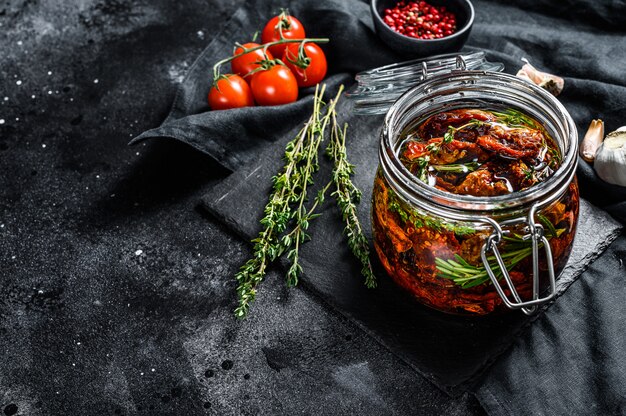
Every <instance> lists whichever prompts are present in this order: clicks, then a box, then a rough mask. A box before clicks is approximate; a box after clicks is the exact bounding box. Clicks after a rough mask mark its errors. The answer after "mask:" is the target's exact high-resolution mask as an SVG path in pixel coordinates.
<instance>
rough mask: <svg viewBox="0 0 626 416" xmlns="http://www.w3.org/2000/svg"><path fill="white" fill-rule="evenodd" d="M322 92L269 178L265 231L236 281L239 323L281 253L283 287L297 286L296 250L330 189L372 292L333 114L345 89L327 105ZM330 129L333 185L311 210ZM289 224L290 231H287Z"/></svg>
mask: <svg viewBox="0 0 626 416" xmlns="http://www.w3.org/2000/svg"><path fill="white" fill-rule="evenodd" d="M324 92H325V86H322V87H321V88H320V87H319V86H318V87H317V88H316V90H315V97H314V100H313V113H312V115H311V117H310V118H309V120H308V121H307V122H306V123H305V124H304V127H303V128H302V129H301V130H300V131H299V132H298V134H297V135H296V137H295V138H294V139H293V140H292V141H290V142H289V143H288V144H287V146H286V148H285V155H284V161H285V163H284V166H283V168H282V169H281V171H280V173H279V174H277V175H276V176H274V177H273V178H272V191H271V193H270V196H269V199H268V203H267V204H266V206H265V209H264V214H265V216H264V217H263V219H261V221H260V223H261V225H262V226H263V230H262V231H261V232H260V233H259V235H258V237H257V238H255V239H254V240H252V242H253V243H254V246H253V254H252V258H250V259H249V260H248V261H247V262H246V263H244V264H243V266H241V268H240V269H239V272H238V273H237V274H236V275H235V278H236V279H237V282H238V287H237V294H238V297H239V305H238V306H237V308H236V309H235V316H237V317H238V318H244V317H245V316H246V315H247V314H248V311H249V309H250V305H251V304H252V302H254V300H255V297H256V290H257V286H258V285H259V284H260V283H261V282H262V280H263V278H264V276H265V274H266V272H267V266H268V265H269V264H270V263H271V262H272V261H274V260H276V259H277V258H278V257H280V256H281V255H283V254H285V253H287V259H288V260H289V262H290V266H289V268H288V270H287V276H286V278H287V285H288V286H295V285H297V284H298V280H299V276H300V274H301V273H302V266H301V265H300V261H299V260H300V257H299V252H300V248H301V246H302V244H303V243H304V242H306V241H307V240H309V239H310V238H311V236H310V235H309V234H308V233H307V230H308V228H309V225H310V223H311V221H312V220H314V219H315V218H317V217H319V216H320V215H321V214H319V213H316V210H317V209H318V208H319V207H320V205H322V204H323V203H324V200H325V196H326V193H327V192H328V190H329V189H330V188H331V186H333V185H334V186H335V191H334V192H333V193H332V196H334V197H335V198H336V199H337V204H338V206H339V208H340V209H341V212H342V218H343V221H344V223H345V233H346V236H347V237H348V246H349V247H350V249H351V251H352V252H353V253H354V255H355V256H356V257H357V258H358V259H359V260H360V261H361V263H362V265H363V270H362V273H363V275H364V276H365V283H366V285H367V286H368V287H375V286H376V283H375V278H374V275H373V273H372V270H371V266H370V263H369V244H368V242H367V239H366V238H365V236H364V235H363V232H362V227H361V225H360V223H359V220H358V217H357V215H356V206H355V203H358V200H359V198H360V195H361V193H360V191H359V190H358V189H357V188H356V186H355V185H354V184H353V183H352V181H351V179H350V176H351V175H352V174H353V173H354V166H353V165H351V164H350V163H349V162H348V160H347V157H346V149H345V137H346V128H345V127H344V130H342V131H339V127H338V123H337V112H336V109H335V108H336V105H337V102H338V100H339V98H340V96H341V94H342V92H343V86H340V88H339V91H338V93H337V95H336V97H335V98H334V99H332V100H331V101H330V102H329V103H328V104H325V103H324V102H323V100H322V98H323V95H324ZM329 126H330V129H331V132H330V135H329V136H330V143H329V144H328V148H327V154H328V155H329V157H330V158H331V160H332V162H333V164H334V168H333V174H332V179H331V180H330V181H329V182H328V183H327V184H326V185H325V186H324V187H322V189H320V190H319V191H318V193H317V196H316V197H315V198H314V200H313V203H312V204H311V206H310V207H307V201H308V196H309V189H310V186H311V185H313V177H314V175H315V173H316V172H317V171H318V170H319V160H318V155H319V148H320V145H321V143H322V142H323V141H324V139H325V137H326V131H327V130H328V127H329ZM346 127H347V126H346ZM290 224H292V225H293V228H291V229H290V230H289V231H287V229H288V227H289V225H290Z"/></svg>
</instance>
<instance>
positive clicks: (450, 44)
mask: <svg viewBox="0 0 626 416" xmlns="http://www.w3.org/2000/svg"><path fill="white" fill-rule="evenodd" d="M398 1H399V0H371V2H370V7H371V9H372V17H373V18H374V27H375V28H376V33H378V36H379V37H380V38H381V39H382V41H383V42H385V43H386V44H387V45H388V46H389V47H390V48H391V49H393V50H394V51H396V52H400V53H401V54H403V55H407V56H411V57H416V58H417V57H424V56H429V55H439V54H442V53H446V52H456V51H458V50H460V49H461V48H462V47H463V45H464V44H465V42H466V41H467V38H468V37H469V34H470V31H471V29H472V25H473V24H474V6H472V3H471V2H470V1H469V0H429V1H428V3H429V4H432V5H433V6H445V7H446V9H448V10H449V11H451V12H452V13H454V14H455V16H456V22H457V28H458V29H457V31H456V32H455V33H453V34H452V35H450V36H446V37H443V38H440V39H428V40H425V39H415V38H412V37H409V36H404V35H402V34H400V33H398V32H396V31H394V30H392V29H391V28H390V27H389V26H387V24H386V23H385V22H384V21H383V18H382V16H384V14H385V9H390V8H393V7H394V6H395V5H396V4H397V3H398Z"/></svg>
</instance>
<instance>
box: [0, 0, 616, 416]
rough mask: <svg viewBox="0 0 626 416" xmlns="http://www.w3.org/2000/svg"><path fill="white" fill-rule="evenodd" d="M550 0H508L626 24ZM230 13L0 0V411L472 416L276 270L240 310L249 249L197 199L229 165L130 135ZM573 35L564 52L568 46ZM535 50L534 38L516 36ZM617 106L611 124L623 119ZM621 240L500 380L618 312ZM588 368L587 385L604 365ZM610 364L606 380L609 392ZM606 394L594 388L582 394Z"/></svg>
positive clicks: (163, 109)
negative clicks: (538, 345)
mask: <svg viewBox="0 0 626 416" xmlns="http://www.w3.org/2000/svg"><path fill="white" fill-rule="evenodd" d="M477 3H478V2H477ZM548 3H549V2H546V1H540V2H530V1H528V2H521V3H519V4H521V6H520V7H523V8H526V9H528V10H529V14H528V19H533V20H534V21H537V22H541V21H542V17H541V16H540V13H541V12H542V11H543V10H544V9H545V8H547V9H550V10H551V11H552V12H559V13H560V15H562V16H564V17H567V18H568V19H570V18H571V21H572V22H574V23H576V24H580V25H581V27H583V28H586V30H587V29H588V31H589V32H593V31H597V30H599V29H596V27H598V25H597V23H598V22H600V23H602V24H605V26H606V30H607V32H608V33H617V32H616V31H617V30H618V29H619V28H620V27H622V26H623V25H621V22H623V18H621V17H619V16H622V15H623V13H622V14H618V13H617V12H616V11H614V10H610V7H609V6H607V5H608V4H609V2H607V3H606V4H607V5H598V6H597V7H596V8H595V9H594V8H589V7H587V8H582V9H581V8H580V7H577V2H576V1H573V0H569V1H567V2H559V3H558V4H559V6H555V4H554V3H552V4H548ZM241 4H243V1H241V0H238V1H235V2H218V1H191V0H190V1H185V2H174V1H166V0H159V1H149V0H142V1H139V0H137V1H127V0H99V1H98V0H81V1H78V0H77V1H75V2H61V1H57V2H49V1H44V0H8V1H7V0H4V1H2V0H0V120H4V123H2V124H0V172H1V175H0V411H2V412H4V414H7V415H11V414H20V415H68V414H72V415H106V414H149V415H160V414H168V415H170V414H194V415H195V414H199V415H202V414H220V415H221V414H296V413H302V414H355V413H357V414H364V415H369V414H371V415H380V414H451V415H464V414H481V413H482V412H483V411H482V409H481V408H480V407H479V406H478V405H477V403H476V401H475V400H474V399H473V398H470V397H469V396H463V397H461V398H460V399H458V400H451V399H449V398H448V397H447V396H445V395H444V394H443V393H441V392H440V391H438V390H437V389H435V388H434V387H433V386H431V385H430V384H429V383H428V382H426V381H425V380H424V379H423V378H421V377H420V376H418V375H417V374H416V373H415V372H413V371H412V370H411V369H409V368H408V367H407V366H406V365H405V364H403V363H402V362H401V361H400V360H398V359H396V358H395V357H394V356H392V355H391V354H390V353H389V352H387V351H386V350H384V349H383V348H382V347H380V346H379V345H378V344H376V343H375V342H374V341H372V340H371V339H370V338H368V337H366V336H365V335H363V334H362V333H361V332H360V331H359V330H358V329H357V328H356V327H355V326H353V325H352V324H351V323H350V322H348V321H346V320H345V319H343V318H342V317H340V316H339V315H337V314H336V313H334V312H333V311H332V310H331V309H330V308H328V307H327V306H326V305H324V304H322V303H320V302H319V301H318V300H317V299H316V298H315V297H313V296H311V295H309V294H308V293H307V292H306V291H303V290H286V289H284V285H283V277H282V276H281V275H279V274H278V273H272V274H270V276H268V279H267V281H266V283H264V285H263V290H262V292H261V295H260V296H259V299H258V301H257V302H256V303H255V306H254V313H253V314H252V316H251V317H250V318H249V319H248V320H247V321H245V322H237V321H235V320H234V318H233V317H232V309H233V308H234V306H235V302H234V301H235V297H234V282H233V278H232V276H233V274H234V272H235V270H236V268H237V266H238V265H239V264H240V263H241V262H242V261H243V260H244V259H245V257H246V256H247V254H248V248H247V246H246V245H245V244H244V243H243V242H241V241H240V240H238V239H237V238H235V237H234V236H233V235H231V234H229V233H228V231H226V230H225V229H224V228H222V227H221V226H220V225H218V224H217V223H216V222H215V221H214V220H212V219H211V218H209V217H207V216H206V215H205V214H204V213H203V212H202V211H201V210H200V209H199V208H198V203H199V202H198V201H199V199H200V197H201V196H202V195H203V194H205V193H206V191H207V190H208V189H209V188H210V187H211V186H212V184H214V183H216V182H217V181H219V180H221V179H223V178H224V177H225V176H226V174H227V173H226V172H225V171H224V170H222V169H221V168H219V167H218V166H217V165H216V164H215V163H214V162H213V161H212V160H211V159H210V158H208V157H205V156H202V155H201V154H200V153H198V152H195V151H194V150H192V149H191V148H189V147H186V146H185V145H182V144H178V143H174V142H172V141H165V140H163V141H156V142H153V143H150V144H149V145H144V144H140V145H138V146H136V147H133V148H129V147H127V146H126V143H127V142H128V140H129V139H130V137H131V136H136V135H137V134H138V133H140V132H141V131H144V130H146V129H148V128H151V127H154V126H156V125H158V124H159V123H160V122H161V121H162V120H163V118H164V117H165V115H166V114H167V111H168V109H169V106H170V104H171V102H172V99H173V97H174V92H175V89H176V87H177V85H179V83H180V82H181V80H182V77H183V76H184V74H185V71H186V70H187V69H188V68H189V66H190V65H191V63H192V62H193V59H194V58H195V57H196V56H197V55H198V54H199V53H200V52H201V51H202V49H203V48H204V47H205V46H206V45H207V43H208V42H209V41H210V39H211V38H212V37H213V36H214V35H215V34H216V33H218V32H219V31H220V29H221V27H222V25H223V22H224V21H225V20H226V19H228V18H229V17H230V15H231V14H232V13H233V12H234V11H235V10H236V8H237V7H238V6H239V5H241ZM610 4H614V5H617V2H610ZM615 7H617V6H615ZM555 9H559V10H555ZM512 10H513V9H512V6H508V5H505V4H499V3H498V2H493V3H491V2H480V3H479V4H477V25H476V27H475V29H474V30H475V31H477V32H475V33H481V31H482V30H484V29H485V28H486V27H487V26H486V25H492V24H493V21H492V20H490V18H489V17H490V16H500V18H499V19H498V20H500V21H501V22H500V23H499V24H500V25H501V26H502V27H503V29H502V30H505V28H506V27H507V18H506V17H507V16H511V14H509V12H511V11H512ZM516 10H517V9H516ZM596 12H597V13H596ZM602 16H611V17H615V18H614V19H613V18H611V19H608V20H606V19H605V20H606V21H604V20H603V18H602ZM588 22H593V23H594V26H593V30H592V29H590V27H591V26H589V27H587V26H586V25H587V24H588ZM617 23H619V24H620V25H618V24H617ZM583 34H584V33H583ZM581 36H582V35H581ZM621 39H622V40H623V38H621ZM470 40H471V39H470ZM583 40H584V38H583ZM618 40H619V39H618ZM500 41H501V42H502V45H503V48H502V49H503V50H504V51H506V52H503V53H509V52H510V53H512V52H514V51H515V50H516V49H515V47H516V45H515V44H514V43H510V42H509V40H508V39H507V37H506V36H503V37H502V38H501V39H500ZM554 42H555V48H554V54H549V56H550V57H553V58H554V59H550V60H546V61H545V62H539V64H544V65H546V64H548V66H550V67H553V68H559V65H558V64H559V63H560V61H559V59H560V58H559V56H565V55H566V54H565V52H563V51H562V52H563V53H562V54H561V55H560V54H559V53H558V50H557V49H558V48H557V47H558V46H559V44H557V43H558V42H559V40H555V41H554ZM579 43H580V42H578V40H577V39H572V42H571V43H566V45H565V46H567V48H569V49H571V50H576V48H579V47H580V45H579ZM532 44H533V43H532V37H531V39H530V40H529V42H528V45H525V46H527V47H529V48H531V49H532ZM476 46H481V45H476ZM511 48H513V49H511ZM615 48H616V49H615V50H616V51H618V52H619V44H616V45H615ZM225 53H228V51H225ZM574 55H575V54H570V57H571V56H574ZM610 55H611V54H610V53H607V54H604V56H606V58H605V59H602V60H601V61H599V62H591V63H590V62H582V63H580V65H579V66H576V68H577V71H578V70H579V72H573V74H579V75H580V76H581V77H583V76H584V75H585V74H586V71H588V69H589V68H591V69H593V68H594V66H595V67H598V68H609V69H610V70H611V71H610V72H611V74H613V73H616V74H617V73H618V71H619V69H618V68H617V67H611V66H610V65H611V62H612V58H611V56H610ZM565 64H567V65H569V62H565V63H564V65H565ZM539 66H543V65H539ZM618 75H619V74H618ZM616 77H617V75H616ZM616 79H617V78H616ZM620 79H621V78H620ZM608 81H611V82H618V81H619V79H618V81H615V80H614V79H612V78H611V79H609V80H608ZM573 82H574V85H576V83H580V81H578V80H574V81H573ZM619 82H622V81H619ZM622 89H623V87H622ZM572 91H576V90H575V89H573V90H572ZM33 96H34V98H33ZM5 97H6V99H5ZM607 97H618V95H617V94H609V93H608V92H607V91H604V90H603V89H602V88H598V94H595V95H593V96H592V97H578V98H579V99H578V100H577V101H576V106H574V107H573V108H574V109H576V110H581V109H583V108H585V107H586V106H588V105H590V104H589V102H590V101H589V99H592V101H591V102H592V103H595V104H597V103H598V102H599V101H601V100H606V99H607ZM593 100H595V101H593ZM616 102H617V100H616ZM618 111H623V108H619V107H618V106H615V114H612V115H610V116H611V117H614V118H615V119H617V116H618V115H619V114H617V112H618ZM579 127H582V126H579ZM582 184H583V186H584V185H585V183H584V182H583V183H582ZM587 188H589V186H588V187H587ZM609 202H610V201H606V203H609ZM623 240H624V239H623V238H622V239H621V240H620V244H621V245H618V248H619V250H620V251H610V252H609V253H607V255H605V256H603V258H602V259H601V260H600V261H598V265H599V266H598V267H596V268H595V269H592V271H591V272H592V273H595V274H594V276H595V277H604V278H605V280H603V285H595V284H593V280H592V279H591V277H592V275H591V274H590V273H586V274H585V275H584V276H583V278H582V279H581V281H580V282H577V283H576V284H574V285H573V286H572V288H571V289H570V291H568V293H567V294H566V295H565V296H564V297H563V298H561V300H560V302H558V303H557V305H555V306H556V308H553V309H552V310H550V311H549V312H548V313H547V314H546V316H545V317H544V318H542V319H541V320H539V321H538V324H537V325H535V326H533V328H532V331H531V332H532V334H533V335H535V336H529V334H525V336H524V337H521V338H519V339H518V342H517V343H516V348H515V349H513V350H512V351H511V352H510V354H507V355H505V356H504V357H503V360H501V361H500V362H499V363H497V368H498V369H499V370H501V371H500V372H499V374H501V375H505V376H504V377H505V378H506V375H507V374H514V373H515V371H521V372H522V374H521V375H520V376H521V377H523V376H528V374H531V373H533V372H534V373H541V371H542V368H543V369H546V368H550V367H549V364H552V363H554V362H555V361H554V360H553V359H551V358H552V356H551V355H547V358H546V359H545V361H544V362H542V363H541V368H532V367H530V369H527V368H526V367H525V366H523V367H518V365H519V363H520V355H521V359H527V357H528V356H534V351H535V349H534V348H533V346H534V344H533V342H538V341H537V340H543V339H544V338H541V336H547V337H546V338H545V340H544V342H545V343H546V344H548V345H550V346H553V347H554V348H555V349H556V350H557V351H556V352H555V353H558V352H559V350H561V351H562V350H563V349H566V348H567V345H562V344H558V343H557V344H555V343H554V338H555V337H554V336H553V335H554V332H556V329H555V328H557V327H558V328H563V327H565V326H567V325H568V324H569V325H571V324H572V323H574V322H579V325H581V326H583V325H584V323H585V322H589V321H590V319H591V318H594V317H598V316H602V317H603V318H606V317H613V319H614V320H618V318H619V316H620V314H619V313H617V315H616V314H615V313H612V314H611V308H612V305H614V304H617V303H618V302H619V300H620V296H621V294H622V292H620V291H619V290H620V289H622V290H623V281H621V280H620V275H623V273H622V272H619V271H618V272H616V271H615V270H620V271H621V270H623V269H622V268H623V264H622V258H623V257H624V248H623V246H624V243H623ZM618 260H619V261H618ZM599 271H601V272H602V273H600V272H599ZM607 271H608V272H607ZM601 290H605V291H607V292H610V293H613V294H615V299H613V300H612V302H606V303H603V302H604V301H606V299H607V298H606V297H604V298H602V297H600V298H599V299H598V302H596V303H597V304H598V305H607V306H606V309H607V310H606V311H605V312H604V314H601V310H600V309H597V308H596V309H589V310H588V312H587V313H588V314H589V316H587V315H584V316H583V317H582V318H580V319H579V320H577V321H571V320H569V321H568V319H567V318H568V317H569V316H571V313H573V312H575V311H578V312H580V311H581V310H582V311H583V312H585V308H581V307H579V306H580V305H582V303H583V302H584V301H585V300H588V299H590V298H593V297H594V296H595V295H596V294H597V293H601V292H599V291H601ZM596 291H598V292H596ZM570 293H572V294H571V295H570ZM622 304H623V302H622ZM570 309H572V310H573V311H570ZM618 312H619V310H618ZM561 318H564V319H561ZM553 322H554V325H553ZM606 322H607V321H606V320H603V321H602V322H595V325H597V326H598V327H606V328H607V330H609V333H608V334H606V335H607V337H608V338H601V339H600V341H598V343H600V344H602V345H615V351H616V352H617V354H614V355H618V354H619V351H623V348H620V346H621V345H622V344H620V343H619V342H614V343H610V342H604V340H605V339H606V340H608V341H611V340H615V339H616V335H615V334H618V333H622V334H623V331H621V332H620V330H621V329H622V327H623V325H622V324H621V322H619V323H617V324H614V325H611V326H608V325H605V324H606ZM557 323H558V325H557ZM546 328H547V329H546ZM542 331H543V332H542ZM536 332H539V333H538V334H535V333H536ZM568 341H569V340H568ZM601 341H602V342H601ZM563 342H565V338H564V339H563ZM568 344H569V345H571V342H568ZM585 345H587V344H585ZM590 345H592V346H593V345H595V344H593V343H591V344H590ZM594 348H595V347H594ZM581 351H582V352H581V354H582V356H583V357H592V356H595V355H598V354H596V353H597V352H598V351H600V352H602V350H601V349H600V348H599V347H598V348H596V349H593V350H590V351H587V350H584V349H583V350H581ZM594 354H595V355H594ZM566 358H567V357H566ZM568 363H575V361H574V360H570V361H567V360H565V364H568ZM590 363H591V364H593V363H592V362H591V361H590ZM598 363H599V365H598V368H599V367H601V366H602V365H606V364H607V363H610V360H607V361H605V362H603V361H602V360H598ZM572 367H576V366H572ZM554 368H555V369H554V371H552V369H550V374H551V375H554V379H555V380H552V379H544V380H547V381H546V383H547V382H550V383H552V384H553V385H554V384H558V383H560V382H562V380H560V379H559V378H558V375H559V374H562V373H561V372H560V370H562V368H561V367H559V366H555V367H554ZM545 372H547V371H544V373H545ZM587 374H588V375H589V376H588V378H589V380H586V379H585V380H583V382H584V383H587V384H588V385H590V384H593V383H594V382H595V381H596V375H598V374H600V375H602V374H603V373H602V372H601V371H599V372H597V373H594V372H587ZM622 374H623V373H620V372H616V373H615V374H614V378H611V379H610V380H611V382H614V385H620V382H621V381H623V377H622ZM544 377H546V375H545V374H544ZM597 378H598V379H602V378H603V377H600V376H598V377H597ZM489 380H490V379H488V381H489ZM491 380H492V384H493V386H492V387H493V388H492V389H491V390H497V389H499V388H505V389H506V390H507V391H509V392H511V394H514V393H517V395H516V397H518V398H520V401H522V402H523V400H524V395H523V393H524V392H525V391H533V390H531V389H530V387H528V386H527V387H524V385H523V384H520V383H511V384H506V381H510V380H504V382H503V381H501V380H499V379H498V378H497V377H494V378H491ZM529 382H530V383H533V380H529ZM622 385H623V383H622ZM566 386H567V384H566ZM516 389H521V391H519V392H517V391H516ZM491 390H490V391H491ZM608 391H609V390H608V389H606V388H604V387H602V386H601V388H597V389H594V390H591V392H592V393H593V396H592V400H595V401H601V400H603V398H606V397H608V396H607V392H608ZM563 397H567V396H566V395H564V396H563ZM585 397H587V396H585ZM539 399H542V398H541V397H539ZM526 400H530V398H527V399H526ZM545 400H546V401H548V400H550V398H547V399H545ZM539 401H541V400H539ZM583 405H584V403H583ZM613 409H614V408H613ZM490 410H492V411H495V409H490ZM515 410H516V408H515V407H514V408H513V412H515Z"/></svg>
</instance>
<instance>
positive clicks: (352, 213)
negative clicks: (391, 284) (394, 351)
mask: <svg viewBox="0 0 626 416" xmlns="http://www.w3.org/2000/svg"><path fill="white" fill-rule="evenodd" d="M347 129H348V125H347V124H345V125H344V127H343V130H340V129H339V124H338V123H337V117H336V114H333V128H332V132H331V136H330V142H329V144H328V147H327V148H326V154H327V155H328V156H329V157H330V158H331V160H333V162H334V167H333V173H332V183H333V184H334V185H335V191H334V192H333V193H332V196H334V197H335V198H336V199H337V206H338V207H339V210H340V211H341V217H342V219H343V221H344V223H345V228H344V234H345V235H346V237H347V239H348V246H349V247H350V250H351V251H352V254H354V256H355V257H356V258H358V259H359V261H360V262H361V266H362V268H361V274H362V275H363V276H364V277H365V285H366V286H367V287H369V288H374V287H376V277H375V276H374V272H373V271H372V265H371V263H370V259H369V243H368V241H367V238H366V237H365V235H364V234H363V229H362V227H361V224H360V222H359V217H358V216H357V209H356V204H358V203H359V202H360V201H361V191H360V190H359V189H358V188H357V187H356V186H355V185H354V184H353V183H352V180H351V179H350V177H351V176H352V175H353V174H354V165H352V164H351V163H350V162H348V157H347V154H346V131H347Z"/></svg>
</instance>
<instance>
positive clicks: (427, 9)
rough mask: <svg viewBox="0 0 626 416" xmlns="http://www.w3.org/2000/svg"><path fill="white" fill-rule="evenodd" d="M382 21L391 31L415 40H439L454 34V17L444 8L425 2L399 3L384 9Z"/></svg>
mask: <svg viewBox="0 0 626 416" xmlns="http://www.w3.org/2000/svg"><path fill="white" fill-rule="evenodd" d="M383 21H384V22H385V24H387V26H389V27H390V28H391V29H392V30H394V31H396V32H398V33H400V34H402V35H405V36H409V37H412V38H416V39H441V38H443V37H446V36H450V35H452V34H453V33H454V32H456V16H455V15H454V13H452V12H449V11H448V10H447V9H446V8H445V7H444V6H433V5H431V4H428V3H426V2H425V1H404V0H402V1H399V2H398V3H397V4H396V6H395V7H394V8H391V9H385V15H384V16H383Z"/></svg>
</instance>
